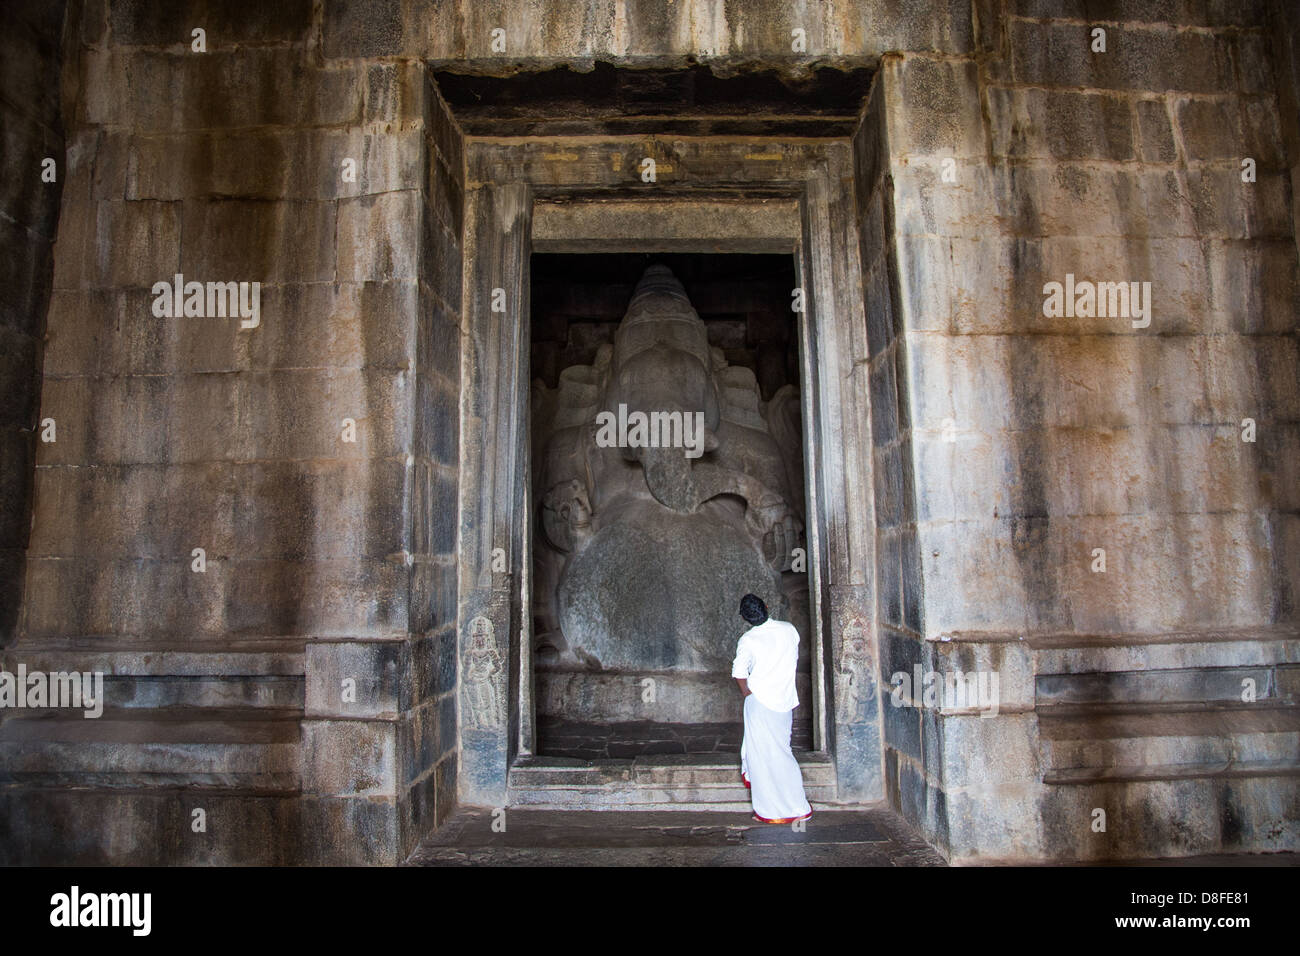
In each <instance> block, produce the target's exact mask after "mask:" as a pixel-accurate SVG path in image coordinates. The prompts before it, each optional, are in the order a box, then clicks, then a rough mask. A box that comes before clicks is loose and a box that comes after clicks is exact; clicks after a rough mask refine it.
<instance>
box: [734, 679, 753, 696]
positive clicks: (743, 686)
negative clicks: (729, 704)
mask: <svg viewBox="0 0 1300 956" xmlns="http://www.w3.org/2000/svg"><path fill="white" fill-rule="evenodd" d="M736 683H737V684H739V685H740V696H741V697H748V696H749V695H750V694H752V693H753V691H751V690H750V689H749V681H748V680H747V679H745V678H744V677H737V678H736Z"/></svg>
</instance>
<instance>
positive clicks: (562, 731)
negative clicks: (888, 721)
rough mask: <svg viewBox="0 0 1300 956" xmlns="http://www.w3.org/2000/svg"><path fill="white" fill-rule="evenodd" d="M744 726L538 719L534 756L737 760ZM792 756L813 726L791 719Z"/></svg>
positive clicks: (807, 741) (806, 743)
mask: <svg viewBox="0 0 1300 956" xmlns="http://www.w3.org/2000/svg"><path fill="white" fill-rule="evenodd" d="M744 735H745V725H744V724H743V723H741V722H735V723H691V724H684V723H683V724H677V723H656V722H653V721H648V720H638V721H622V722H618V723H608V724H598V723H591V722H587V721H577V720H565V719H563V718H557V717H538V719H537V737H538V748H537V752H538V753H539V754H544V755H545V756H548V757H575V758H577V759H579V760H605V759H614V760H626V759H629V758H633V757H649V756H655V755H660V754H712V753H717V754H739V753H740V741H741V739H742V738H743V737H744ZM790 749H791V750H793V751H794V752H795V753H802V752H807V751H809V750H812V721H811V719H810V718H796V719H795V721H794V727H793V729H792V731H791V734H790Z"/></svg>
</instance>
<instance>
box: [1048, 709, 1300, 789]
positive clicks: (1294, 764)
mask: <svg viewBox="0 0 1300 956" xmlns="http://www.w3.org/2000/svg"><path fill="white" fill-rule="evenodd" d="M1038 717H1039V720H1038V729H1039V739H1040V741H1041V744H1042V752H1043V763H1044V767H1045V773H1044V782H1045V783H1049V784H1080V783H1089V782H1098V781H1119V780H1170V779H1180V778H1194V777H1206V776H1243V775H1244V776H1273V775H1279V774H1281V775H1289V774H1294V773H1297V772H1300V708H1297V707H1293V706H1290V705H1287V704H1279V703H1257V704H1228V703H1200V704H1177V705H1173V704H1160V703H1150V704H1128V705H1124V706H1120V707H1117V706H1113V705H1054V706H1048V707H1040V708H1039V709H1038Z"/></svg>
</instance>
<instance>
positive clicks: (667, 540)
mask: <svg viewBox="0 0 1300 956" xmlns="http://www.w3.org/2000/svg"><path fill="white" fill-rule="evenodd" d="M531 276H532V290H531V297H530V298H531V306H532V314H531V319H530V325H531V327H530V332H531V348H530V382H531V388H530V419H531V426H530V427H531V446H532V448H531V450H532V454H531V461H532V464H533V468H532V474H531V476H530V487H531V493H532V505H533V506H532V513H533V515H534V516H535V523H536V527H535V529H534V535H533V538H532V556H531V565H532V572H533V573H532V579H531V580H532V590H531V595H530V603H531V618H532V641H533V646H532V652H533V654H532V656H533V662H534V663H533V668H534V673H533V678H534V702H535V707H536V753H537V754H538V756H540V757H572V758H580V759H587V760H603V759H626V758H635V757H642V756H654V755H668V754H731V755H735V754H736V753H737V752H738V751H739V748H740V740H741V735H742V732H743V725H742V722H741V713H740V698H739V695H738V694H737V693H736V689H735V686H734V682H733V681H732V679H731V677H730V664H731V656H732V654H733V652H734V648H735V643H736V640H737V639H738V638H739V636H740V633H741V632H742V631H743V629H744V628H743V624H742V622H741V621H740V619H739V617H738V616H737V614H736V607H735V605H736V604H737V603H738V601H739V598H740V596H741V595H742V594H744V593H746V592H747V591H752V592H754V593H757V594H760V595H761V596H763V597H764V599H765V600H766V601H767V603H768V605H769V607H770V608H771V609H772V611H773V613H774V614H775V615H776V616H778V617H780V618H782V619H785V620H790V621H791V622H792V623H794V624H795V626H796V627H797V628H798V629H799V632H800V636H801V638H802V644H801V653H800V665H799V673H798V684H799V690H800V700H801V702H802V706H801V707H800V708H799V709H798V710H797V711H796V714H795V733H794V740H793V746H794V747H795V749H796V750H797V751H800V752H807V751H810V750H811V749H812V740H813V733H812V726H813V718H812V712H813V708H812V700H813V697H812V693H811V660H812V655H811V633H812V618H811V614H810V602H809V593H808V575H807V573H806V572H807V554H808V551H807V540H806V537H805V534H804V528H805V522H806V518H807V503H806V497H805V476H804V468H803V452H802V445H803V433H802V415H801V405H800V361H799V348H798V343H799V335H798V325H797V322H796V321H795V320H796V318H797V313H795V312H794V311H792V304H793V302H792V290H793V289H794V287H795V285H796V284H797V280H796V268H795V262H794V259H793V257H791V256H789V255H784V256H783V255H773V254H752V255H743V254H698V253H697V254H683V253H677V254H673V253H666V254H649V253H606V254H577V255H562V254H546V253H540V254H534V255H533V256H532V262H531ZM639 416H645V417H644V418H639ZM601 422H604V423H605V425H606V426H608V427H606V428H605V429H604V430H602V427H601V424H600V423H601ZM624 422H626V427H624V426H623V425H622V423H624ZM643 426H644V427H643ZM639 428H641V429H642V432H643V433H642V432H639V431H638V429H639ZM620 432H621V433H620Z"/></svg>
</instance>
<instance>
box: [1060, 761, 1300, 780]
mask: <svg viewBox="0 0 1300 956" xmlns="http://www.w3.org/2000/svg"><path fill="white" fill-rule="evenodd" d="M1245 777H1300V759H1293V760H1285V761H1263V760H1256V761H1250V760H1227V761H1216V762H1214V763H1202V764H1194V763H1189V764H1166V765H1161V766H1117V767H1072V768H1068V769H1059V770H1049V771H1047V772H1046V773H1044V774H1043V783H1044V784H1050V785H1056V786H1087V785H1089V784H1098V783H1144V782H1150V781H1157V780H1196V779H1203V778H1223V779H1235V778H1245Z"/></svg>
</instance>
